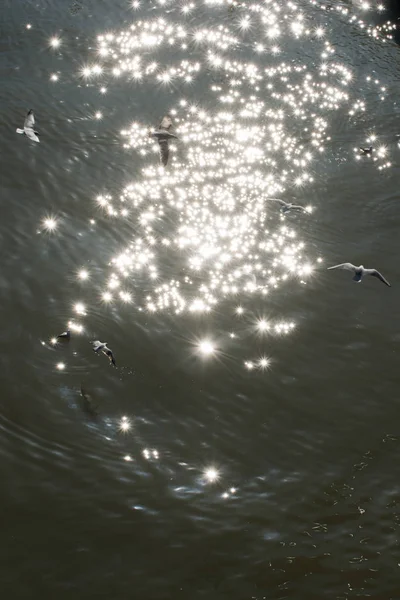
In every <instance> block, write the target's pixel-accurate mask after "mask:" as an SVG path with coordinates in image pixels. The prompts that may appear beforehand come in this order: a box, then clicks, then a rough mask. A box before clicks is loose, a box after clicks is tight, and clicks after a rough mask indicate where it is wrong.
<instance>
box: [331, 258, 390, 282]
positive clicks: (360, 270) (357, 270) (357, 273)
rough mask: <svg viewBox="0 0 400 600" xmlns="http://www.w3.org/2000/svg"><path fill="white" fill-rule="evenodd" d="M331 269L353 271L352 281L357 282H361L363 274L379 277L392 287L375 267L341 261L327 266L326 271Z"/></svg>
mask: <svg viewBox="0 0 400 600" xmlns="http://www.w3.org/2000/svg"><path fill="white" fill-rule="evenodd" d="M331 269H346V270H347V271H351V272H352V273H354V277H353V281H356V282H357V283H361V280H362V278H363V277H364V275H371V276H372V277H376V278H377V279H380V280H381V281H382V283H384V284H385V285H387V286H388V287H392V286H391V285H390V283H389V282H388V281H387V280H386V279H385V278H384V276H383V275H382V273H379V271H377V270H376V269H365V268H364V267H363V265H360V266H359V267H356V266H354V265H352V264H351V263H341V264H340V265H335V266H334V267H328V271H330V270H331Z"/></svg>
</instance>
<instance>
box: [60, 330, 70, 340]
mask: <svg viewBox="0 0 400 600" xmlns="http://www.w3.org/2000/svg"><path fill="white" fill-rule="evenodd" d="M57 339H58V340H68V341H69V340H70V339H71V332H70V330H69V329H67V331H63V332H62V333H60V335H58V336H57Z"/></svg>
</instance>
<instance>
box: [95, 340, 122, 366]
mask: <svg viewBox="0 0 400 600" xmlns="http://www.w3.org/2000/svg"><path fill="white" fill-rule="evenodd" d="M92 344H93V350H94V351H95V352H97V353H99V352H102V353H103V354H104V355H105V356H107V358H108V360H109V361H110V363H112V364H113V365H114V367H116V366H117V364H116V362H115V359H114V355H113V353H112V350H110V348H108V347H107V342H99V340H96V341H95V342H92Z"/></svg>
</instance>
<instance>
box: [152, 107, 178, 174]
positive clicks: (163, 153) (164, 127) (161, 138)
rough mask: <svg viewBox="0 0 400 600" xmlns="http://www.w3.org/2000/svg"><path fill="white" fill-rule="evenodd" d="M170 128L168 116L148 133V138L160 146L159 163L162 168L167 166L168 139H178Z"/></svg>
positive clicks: (170, 121)
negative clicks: (151, 138) (155, 139)
mask: <svg viewBox="0 0 400 600" xmlns="http://www.w3.org/2000/svg"><path fill="white" fill-rule="evenodd" d="M171 126H172V119H171V117H170V116H169V115H166V116H165V117H164V118H163V119H162V121H161V123H160V125H159V127H158V129H155V130H154V131H150V132H149V136H150V137H154V138H157V141H158V144H159V146H160V159H161V163H162V164H163V165H164V167H166V166H167V163H168V157H169V140H170V139H175V140H177V139H179V138H178V137H177V136H176V135H175V134H174V133H171V132H170V131H169V130H170V128H171Z"/></svg>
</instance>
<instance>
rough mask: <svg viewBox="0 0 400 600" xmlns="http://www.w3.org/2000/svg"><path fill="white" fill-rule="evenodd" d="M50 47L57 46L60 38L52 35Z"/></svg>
mask: <svg viewBox="0 0 400 600" xmlns="http://www.w3.org/2000/svg"><path fill="white" fill-rule="evenodd" d="M49 44H50V46H51V47H52V48H59V47H60V44H61V40H60V38H58V37H52V38H51V39H50V42H49Z"/></svg>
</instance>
